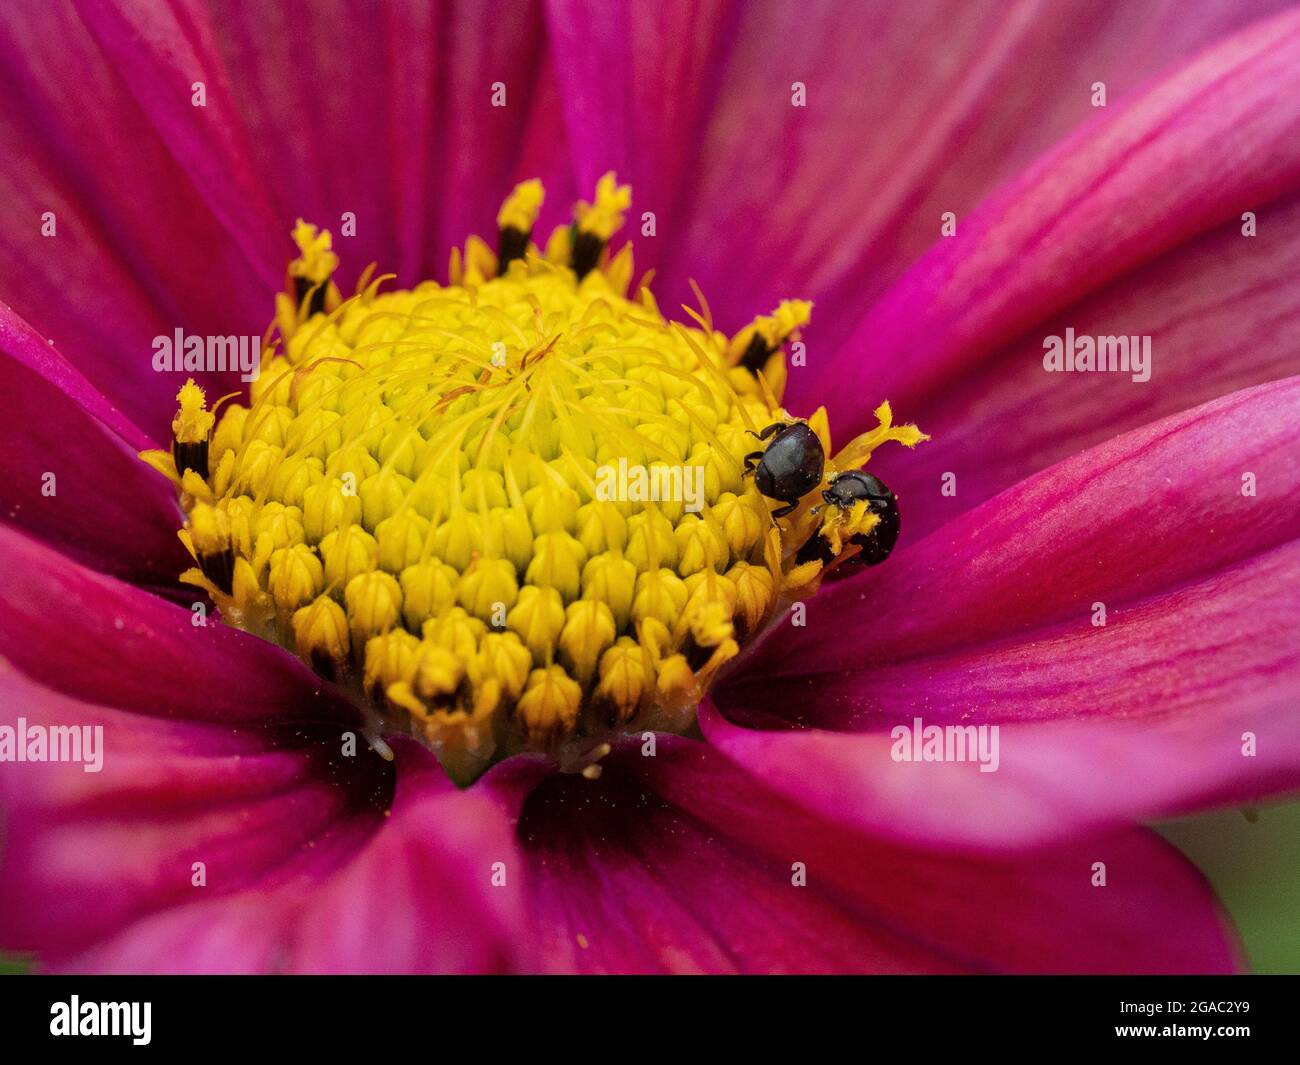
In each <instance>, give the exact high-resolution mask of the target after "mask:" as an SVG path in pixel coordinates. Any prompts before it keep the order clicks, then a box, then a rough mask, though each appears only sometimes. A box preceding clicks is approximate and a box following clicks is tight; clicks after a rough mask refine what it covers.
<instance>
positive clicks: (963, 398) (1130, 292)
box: [873, 195, 1300, 540]
mask: <svg viewBox="0 0 1300 1065" xmlns="http://www.w3.org/2000/svg"><path fill="white" fill-rule="evenodd" d="M1257 214H1258V219H1259V226H1260V230H1259V235H1258V236H1257V237H1254V238H1245V237H1243V236H1242V232H1241V229H1242V223H1241V221H1240V219H1239V218H1235V217H1234V218H1233V219H1231V220H1229V221H1228V222H1227V223H1226V225H1224V226H1222V227H1220V228H1218V229H1216V230H1214V231H1213V232H1210V233H1207V234H1206V235H1204V236H1202V237H1200V238H1197V239H1196V240H1193V241H1190V242H1188V243H1186V244H1183V245H1181V246H1179V247H1178V248H1176V249H1174V250H1173V251H1171V252H1169V253H1168V254H1166V255H1165V256H1163V257H1162V258H1160V259H1158V260H1157V261H1156V262H1154V263H1152V264H1150V265H1149V266H1145V267H1141V268H1139V269H1137V270H1135V271H1133V272H1132V273H1130V274H1128V275H1127V276H1125V277H1123V278H1121V279H1120V280H1118V281H1116V282H1114V283H1113V284H1111V285H1110V286H1108V287H1106V288H1104V289H1102V290H1101V291H1099V292H1097V293H1096V294H1094V295H1092V296H1089V297H1087V298H1085V299H1083V300H1081V301H1079V302H1078V303H1075V304H1074V305H1073V306H1071V307H1070V308H1069V309H1068V310H1065V311H1061V312H1059V313H1058V314H1057V315H1055V316H1054V317H1052V318H1050V319H1048V320H1046V321H1044V322H1042V323H1041V324H1040V325H1039V327H1038V328H1037V329H1035V330H1034V331H1033V332H1032V333H1031V334H1028V335H1026V336H1025V337H1023V338H1021V339H1019V340H1017V341H1015V342H1013V343H1011V344H1009V345H1006V346H1004V347H1002V348H1000V349H998V351H996V352H995V353H992V354H990V355H989V356H988V357H987V358H986V359H985V360H983V361H982V362H981V364H980V366H979V367H978V369H976V370H974V371H972V372H971V373H969V374H967V375H964V376H959V377H957V378H956V379H955V380H953V381H952V382H951V383H949V384H947V385H945V386H944V387H943V388H939V389H935V390H933V391H931V392H930V393H928V394H926V395H925V396H922V397H920V398H919V399H918V401H917V405H916V406H915V407H909V408H907V417H908V418H915V419H917V420H918V421H919V422H920V424H922V425H923V426H924V428H925V430H926V431H927V432H928V433H929V434H930V435H931V438H932V439H931V440H930V441H929V442H927V443H926V444H925V445H924V446H922V447H918V448H917V449H916V450H915V451H909V452H905V453H902V452H898V451H894V452H892V453H891V452H885V451H882V452H881V453H880V456H879V464H878V467H877V464H876V463H875V462H873V468H876V472H878V473H879V474H880V475H881V476H882V477H883V478H884V479H885V481H886V482H887V483H888V484H889V485H890V486H891V487H892V488H893V489H894V491H895V492H896V493H898V494H899V496H900V497H901V498H905V499H906V500H907V513H906V518H905V520H906V523H907V529H908V533H907V539H908V540H915V539H916V538H919V537H921V536H924V535H925V534H926V533H928V532H930V531H931V530H932V529H935V528H937V527H938V526H940V525H942V523H943V522H944V521H946V520H949V519H951V518H952V517H953V516H955V515H956V514H958V513H960V512H961V511H963V510H967V509H969V508H970V507H972V506H975V505H976V504H978V503H980V502H983V500H985V499H987V498H988V497H990V496H992V495H994V494H996V493H997V492H999V491H1001V490H1002V489H1003V488H1006V487H1008V486H1009V485H1012V484H1015V483H1016V482H1017V481H1019V480H1022V479H1023V478H1025V477H1028V476H1029V475H1030V474H1031V473H1035V472H1037V471H1038V470H1041V469H1045V468H1046V467H1048V466H1050V465H1051V464H1052V463H1054V462H1057V461H1059V460H1060V459H1062V458H1065V457H1066V456H1068V455H1071V454H1074V453H1076V452H1078V451H1080V450H1082V449H1083V448H1086V447H1091V446H1093V445H1095V444H1098V443H1101V442H1102V441H1104V440H1106V439H1107V438H1108V437H1111V436H1114V435H1115V434H1116V433H1117V432H1123V431H1125V430H1127V429H1132V428H1135V427H1137V426H1140V425H1143V424H1145V423H1147V422H1149V421H1153V420H1155V419H1156V418H1160V417H1164V416H1165V415H1168V414H1173V413H1175V412H1177V411H1180V410H1185V409H1187V408H1188V407H1192V406H1195V405H1197V404H1199V403H1204V402H1206V401H1207V400H1210V399H1214V398H1215V397H1217V396H1221V395H1226V394H1227V393H1229V392H1233V391H1237V390H1238V389H1242V388H1246V387H1248V386H1250V385H1255V384H1259V383H1261V382H1264V381H1270V380H1275V379H1276V378H1279V377H1283V376H1285V375H1287V374H1290V373H1293V372H1295V370H1296V368H1297V366H1300V362H1298V361H1297V359H1296V353H1295V344H1294V339H1293V338H1294V334H1295V328H1296V324H1297V323H1300V286H1297V285H1296V284H1295V282H1294V279H1295V277H1296V275H1297V271H1300V239H1298V238H1297V236H1296V234H1297V233H1300V197H1297V196H1295V195H1293V196H1291V198H1290V199H1288V200H1286V201H1278V202H1275V203H1273V204H1270V205H1268V206H1267V207H1263V208H1261V209H1260V210H1259V211H1258V212H1257ZM1067 328H1073V329H1074V331H1075V334H1076V335H1078V336H1094V337H1097V336H1124V337H1129V336H1143V335H1145V336H1149V337H1150V338H1151V379H1150V380H1149V381H1148V382H1145V383H1137V382H1134V381H1133V379H1132V375H1131V374H1125V373H1091V374H1089V373H1074V374H1068V375H1066V374H1053V373H1045V372H1044V371H1043V368H1042V359H1043V351H1044V348H1043V345H1044V338H1045V337H1051V336H1055V337H1062V338H1064V337H1065V336H1066V329H1067ZM945 473H950V474H952V476H953V477H954V478H955V484H956V488H957V491H956V494H955V495H954V494H948V495H945V494H944V493H943V491H942V487H943V485H944V474H945Z"/></svg>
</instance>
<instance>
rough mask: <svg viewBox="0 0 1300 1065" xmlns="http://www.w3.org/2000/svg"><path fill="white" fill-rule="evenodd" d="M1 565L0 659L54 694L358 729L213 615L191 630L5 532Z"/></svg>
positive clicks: (342, 709)
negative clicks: (2, 590) (348, 724)
mask: <svg viewBox="0 0 1300 1065" xmlns="http://www.w3.org/2000/svg"><path fill="white" fill-rule="evenodd" d="M0 569H2V570H3V571H4V573H5V594H4V596H3V597H2V598H0V657H3V658H5V659H7V660H8V661H9V663H10V664H11V665H12V666H13V667H14V668H16V669H17V670H18V671H19V672H21V673H24V674H26V675H27V676H28V677H30V678H31V679H32V680H33V681H35V682H36V683H38V684H41V685H44V686H46V687H49V688H50V689H52V690H54V691H56V692H61V693H63V694H66V695H70V696H73V697H75V698H80V699H84V700H86V701H88V702H92V703H95V704H98V705H101V706H109V707H115V708H117V709H120V710H129V711H132V712H134V713H140V714H146V715H149V716H151V717H162V718H174V719H180V720H190V721H207V722H215V723H221V724H225V725H228V726H233V725H254V726H256V725H260V726H271V725H277V724H289V725H292V724H295V723H299V722H302V721H305V720H314V721H320V722H328V723H330V724H331V726H334V725H340V724H346V723H351V724H352V725H353V726H355V724H356V721H357V717H356V712H355V710H354V709H353V708H352V706H351V704H350V703H347V702H346V701H345V700H344V699H343V698H342V697H341V696H340V695H338V694H337V693H336V692H335V691H334V690H333V689H332V688H328V687H327V686H326V685H324V683H323V682H322V681H321V680H320V678H319V677H317V676H316V675H315V674H314V673H312V672H311V671H310V670H308V669H307V668H306V666H304V665H303V664H302V663H301V662H299V661H298V659H297V658H295V657H293V656H292V655H290V654H288V653H287V652H286V651H283V650H281V649H280V648H279V647H276V646H274V645H273V644H271V643H269V642H268V641H266V640H263V639H260V638H259V637H256V636H250V635H248V634H247V633H243V632H238V631H236V630H235V629H232V628H230V627H228V626H226V625H222V624H220V623H219V622H218V621H217V620H216V619H215V618H208V619H207V624H206V625H203V626H196V625H194V623H193V618H194V617H195V615H194V613H193V612H192V611H190V610H189V609H186V608H183V607H179V606H174V605H172V604H170V603H167V602H164V601H163V600H161V599H159V598H157V597H155V596H152V595H149V594H148V593H146V592H143V591H141V590H139V589H138V588H132V587H130V586H129V585H126V584H123V583H121V582H120V581H117V580H114V579H113V578H112V577H107V576H104V575H102V574H99V573H95V572H92V571H91V570H88V569H85V568H84V567H82V566H79V565H77V564H76V563H74V562H71V561H69V560H68V559H67V558H65V557H64V556H62V555H60V554H58V553H57V552H55V551H54V550H52V549H51V548H49V547H46V546H43V545H41V544H38V543H37V542H35V541H34V540H31V539H29V538H27V537H25V536H23V535H22V534H21V533H19V532H16V531H14V530H13V529H10V528H5V527H0ZM201 598H202V597H201V595H200V594H199V593H198V592H197V590H196V594H195V599H196V600H197V599H201ZM196 681H199V683H196ZM202 681H206V683H202Z"/></svg>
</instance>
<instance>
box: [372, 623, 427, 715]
mask: <svg viewBox="0 0 1300 1065" xmlns="http://www.w3.org/2000/svg"><path fill="white" fill-rule="evenodd" d="M365 649H366V653H365V690H366V691H367V692H369V693H371V696H372V698H373V697H375V696H376V694H378V695H379V696H382V694H383V693H384V692H385V691H387V689H388V688H389V687H390V686H391V685H394V684H399V683H401V684H407V685H409V684H410V683H411V682H412V681H413V680H414V679H415V671H416V670H417V669H418V668H419V666H420V638H419V637H418V636H415V635H413V634H412V633H409V632H407V631H406V630H405V629H393V630H392V631H391V632H386V633H384V634H383V635H382V636H372V637H371V638H370V639H369V640H368V641H367V642H366V645H365Z"/></svg>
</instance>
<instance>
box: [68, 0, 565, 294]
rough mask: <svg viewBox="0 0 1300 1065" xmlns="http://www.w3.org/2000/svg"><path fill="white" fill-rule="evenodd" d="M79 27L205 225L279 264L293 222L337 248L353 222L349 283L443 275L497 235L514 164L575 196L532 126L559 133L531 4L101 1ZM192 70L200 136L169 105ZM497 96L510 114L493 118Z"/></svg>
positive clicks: (179, 103) (343, 245) (347, 243)
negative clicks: (191, 189) (95, 43)
mask: <svg viewBox="0 0 1300 1065" xmlns="http://www.w3.org/2000/svg"><path fill="white" fill-rule="evenodd" d="M85 17H86V19H87V22H88V24H89V25H90V27H91V29H92V31H93V32H94V34H95V36H96V38H97V40H99V41H100V43H101V44H102V45H103V47H104V49H105V51H106V53H107V55H108V56H109V58H110V59H111V60H112V61H113V62H114V64H115V65H116V66H117V67H118V68H119V69H121V70H122V72H123V76H124V78H125V79H126V81H127V83H128V84H129V85H130V87H131V89H132V91H133V93H134V94H135V95H136V96H137V98H138V99H139V100H140V104H141V106H142V108H143V109H144V110H145V112H146V113H147V114H148V115H149V116H150V118H151V119H152V120H153V122H154V124H155V125H156V127H157V128H158V131H159V134H160V135H161V136H162V137H163V139H164V140H165V141H166V142H167V144H168V145H169V146H170V147H171V148H172V150H173V151H174V152H175V153H176V156H177V158H178V159H181V160H184V161H186V166H187V170H188V171H189V173H190V174H191V176H192V178H193V180H194V182H195V184H196V185H197V186H198V187H199V188H200V189H201V190H203V192H204V194H205V196H207V197H208V199H209V201H210V202H211V203H212V204H213V210H214V211H215V212H216V213H217V214H218V215H219V216H220V217H222V218H226V217H232V218H241V217H243V216H246V215H251V216H252V217H254V218H256V219H257V220H258V226H259V227H263V228H265V229H266V232H265V234H263V233H261V232H258V234H257V235H258V237H259V240H260V241H262V242H264V241H265V240H266V239H271V240H273V241H274V243H272V244H271V248H272V250H273V251H274V249H275V248H282V249H283V251H282V252H281V253H279V254H272V259H271V261H272V262H277V263H278V262H279V261H282V260H283V259H284V258H285V257H287V253H288V252H289V250H290V248H289V245H288V243H287V233H288V227H289V226H290V225H292V223H293V220H294V219H295V218H296V217H298V216H302V217H305V218H308V219H310V220H312V221H315V222H317V223H319V224H321V225H324V226H327V227H329V228H331V229H333V230H335V232H336V234H337V233H338V230H339V222H340V219H341V216H342V214H343V212H351V213H352V214H354V215H355V216H356V233H355V235H354V236H348V237H343V236H341V235H339V236H338V242H337V245H336V246H337V249H338V251H339V253H340V257H341V258H342V260H343V263H344V269H343V271H342V274H341V276H342V277H344V278H345V279H348V280H350V279H351V278H352V277H355V276H356V275H357V274H358V273H360V271H361V269H362V268H363V267H364V266H365V265H366V264H367V263H368V262H370V261H372V260H373V261H377V262H378V263H379V265H380V268H381V272H384V271H390V270H391V271H399V272H400V274H399V277H400V280H401V281H402V282H405V283H412V282H414V281H416V280H420V279H422V278H423V277H426V276H434V275H435V274H436V275H437V276H441V275H442V273H443V271H444V270H445V268H446V262H447V258H446V256H447V252H448V249H449V248H450V246H451V245H453V244H459V243H461V242H463V240H464V238H465V237H466V236H467V235H468V234H469V233H470V232H473V231H477V232H480V233H482V234H483V235H485V236H488V237H491V236H492V235H493V234H494V233H495V213H496V210H497V208H498V207H499V206H500V203H501V201H502V199H504V197H505V195H506V193H507V192H508V191H509V187H510V182H511V180H517V179H518V173H519V169H520V167H521V166H522V167H524V168H527V169H529V170H533V171H535V172H534V173H529V174H527V175H525V176H530V177H532V176H537V177H542V178H544V179H553V181H552V184H553V186H554V187H552V188H551V189H550V191H551V192H552V193H553V194H555V195H558V196H559V197H560V199H561V201H563V200H564V199H565V197H566V196H567V194H569V193H570V192H571V189H572V185H571V183H570V181H569V168H568V162H567V160H566V159H565V158H564V157H563V156H562V154H560V153H557V152H555V151H553V150H552V149H553V148H554V147H556V146H559V147H562V146H563V136H562V133H561V135H560V136H559V137H555V136H551V137H550V138H549V140H550V142H551V143H544V142H541V141H538V140H535V139H534V138H533V137H532V135H531V134H532V127H533V126H534V125H536V124H541V125H543V126H544V127H545V128H546V129H547V130H548V131H558V130H559V128H560V127H559V126H558V121H559V116H558V109H557V107H556V104H555V101H554V84H553V81H552V80H550V79H551V78H552V75H551V68H550V66H549V64H547V62H546V60H545V29H544V26H543V21H542V13H541V8H540V5H539V4H535V3H522V4H514V5H508V6H504V7H487V6H482V5H468V6H463V7H452V6H447V7H445V8H444V7H436V6H435V7H429V6H425V5H384V6H383V7H381V8H378V9H376V10H374V11H368V10H366V9H364V8H359V7H357V5H355V4H353V3H349V2H327V3H321V4H315V5H313V6H312V7H311V8H310V10H307V11H296V10H293V9H289V8H284V9H279V10H277V9H275V8H267V7H265V6H264V5H263V6H256V7H247V8H241V7H235V8H232V9H229V10H223V11H222V12H220V13H219V14H218V13H216V12H212V11H207V10H205V9H197V10H193V11H190V12H187V14H186V16H185V17H184V18H180V17H177V16H176V15H174V14H173V13H172V12H170V11H169V10H168V9H167V8H148V7H140V6H139V5H136V4H107V5H93V6H88V7H87V9H86V11H85ZM196 70H197V71H200V72H201V74H202V75H203V76H204V77H206V79H207V90H208V94H209V101H210V102H209V106H208V108H207V111H208V112H209V116H210V120H209V121H208V122H206V123H202V124H196V123H195V122H194V121H193V116H192V114H191V113H190V112H191V109H190V106H189V99H188V95H187V94H185V95H178V94H177V93H176V92H175V91H174V86H175V85H177V84H184V85H187V86H188V84H189V83H190V81H191V80H193V77H196V76H198V75H194V74H192V72H193V71H196ZM376 72H378V73H380V74H381V75H382V77H381V80H380V82H379V83H378V84H376V82H375V79H374V77H373V75H374V74H375V73H376ZM496 82H502V83H504V84H505V86H506V90H507V103H506V106H505V107H494V106H493V105H492V95H493V85H494V83H496ZM227 171H229V176H228V175H227ZM567 206H568V205H567V204H566V203H563V202H561V203H560V211H561V212H563V211H564V210H565V209H567ZM264 219H266V220H269V222H267V223H264V222H263V220H264ZM244 225H245V227H247V225H248V223H247V221H246V220H245V221H244ZM258 253H259V254H261V251H260V245H259V249H258ZM277 272H278V266H277ZM269 311H270V304H269V302H268V303H267V312H268V316H269Z"/></svg>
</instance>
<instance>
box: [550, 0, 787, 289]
mask: <svg viewBox="0 0 1300 1065" xmlns="http://www.w3.org/2000/svg"><path fill="white" fill-rule="evenodd" d="M736 11H737V8H736V6H735V5H733V4H731V3H728V2H716V3H711V4H705V5H699V4H689V3H684V2H681V0H672V2H669V3H638V4H630V5H614V4H606V3H600V2H590V0H552V2H550V3H548V4H547V6H546V14H547V30H548V33H549V36H550V50H551V52H552V54H553V55H554V56H555V57H556V59H557V76H558V78H559V83H560V85H559V87H560V91H561V102H562V105H563V113H564V117H565V121H566V127H567V129H568V134H569V139H570V143H571V144H572V154H573V167H574V170H575V172H576V174H577V179H578V187H579V188H580V189H583V190H588V189H592V188H594V187H595V184H596V180H597V179H598V178H599V177H600V176H601V175H602V174H604V173H605V172H606V171H608V170H615V171H617V172H618V175H619V178H620V179H621V180H623V181H630V182H631V183H632V192H633V208H634V210H633V212H632V214H631V216H630V217H631V218H632V219H634V220H635V224H632V223H629V225H628V228H627V231H626V232H625V234H623V235H620V237H619V238H617V239H616V243H618V242H619V241H621V240H622V239H623V236H626V237H628V238H630V239H632V240H633V241H634V244H635V248H636V257H637V266H638V267H639V268H641V269H645V268H648V267H655V266H657V265H658V264H659V263H660V261H661V259H662V258H663V249H664V247H665V246H666V245H670V244H671V243H672V242H673V238H674V235H680V234H682V233H683V232H684V230H685V226H686V224H687V223H688V221H689V218H690V216H691V215H692V214H693V213H695V212H697V211H698V210H699V209H700V208H701V207H702V206H704V205H702V204H700V203H699V202H698V200H697V199H696V188H695V182H696V178H697V175H696V174H695V173H694V171H693V169H692V167H693V164H695V162H696V161H697V153H698V151H699V147H700V145H699V139H700V136H701V134H702V130H703V127H704V126H705V124H706V123H707V121H708V118H709V108H710V105H712V104H714V103H715V102H716V101H715V99H714V95H715V93H716V92H717V87H718V86H717V83H718V80H719V76H720V70H721V68H722V66H723V64H724V63H725V62H726V60H727V59H728V57H729V56H730V53H731V49H732V47H733V46H734V35H735V31H736V28H737V27H736V25H735V24H736V23H737V21H738V20H737V19H736V18H735V17H734V16H735V14H736ZM644 211H650V212H653V214H654V215H655V234H654V235H653V236H648V235H644V234H642V232H641V228H642V227H641V225H640V218H641V214H642V212H644ZM661 233H662V235H660V234H661ZM673 280H675V281H676V282H677V285H678V287H680V285H681V282H682V281H683V280H684V278H682V277H677V278H675V279H671V280H670V282H669V284H670V285H671V283H672V281H673ZM674 291H676V289H674ZM681 294H682V295H683V296H686V295H688V293H685V292H684V291H683V292H682V293H681ZM664 306H665V309H667V308H671V307H675V303H674V302H671V301H670V302H668V303H665V304H664ZM763 309H766V308H763ZM743 311H744V308H741V312H742V313H743Z"/></svg>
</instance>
